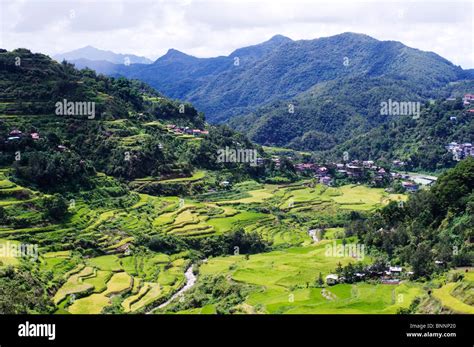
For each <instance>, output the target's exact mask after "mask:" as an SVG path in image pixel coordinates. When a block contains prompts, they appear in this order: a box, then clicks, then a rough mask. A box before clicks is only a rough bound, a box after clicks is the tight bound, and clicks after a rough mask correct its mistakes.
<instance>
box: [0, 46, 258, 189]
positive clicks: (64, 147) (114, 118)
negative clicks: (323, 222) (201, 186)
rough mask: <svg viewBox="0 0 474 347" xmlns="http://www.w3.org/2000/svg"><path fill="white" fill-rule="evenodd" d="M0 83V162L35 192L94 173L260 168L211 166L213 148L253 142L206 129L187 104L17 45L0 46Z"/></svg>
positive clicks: (132, 175) (252, 171)
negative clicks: (74, 107) (84, 108)
mask: <svg viewBox="0 0 474 347" xmlns="http://www.w3.org/2000/svg"><path fill="white" fill-rule="evenodd" d="M17 62H18V64H17ZM0 87H1V93H0V112H1V113H2V114H7V115H8V116H7V117H2V118H1V119H0V139H1V140H0V150H1V154H0V165H3V166H9V165H12V164H13V166H14V167H15V169H16V171H15V172H16V175H17V177H18V178H19V179H21V180H24V181H25V182H28V184H31V185H33V186H35V187H37V188H40V189H41V188H43V189H46V190H48V189H53V188H54V189H56V188H60V187H61V184H64V185H69V187H68V188H67V189H73V188H72V186H74V184H75V183H77V184H78V185H85V184H86V183H87V180H88V177H89V176H91V175H94V172H95V171H100V172H104V173H106V174H108V175H111V176H115V177H117V178H120V179H125V180H133V179H137V178H143V177H147V176H151V177H154V178H157V179H159V178H162V179H163V178H176V177H185V176H190V175H192V173H193V172H194V171H195V170H196V169H198V168H206V169H211V170H212V169H214V170H217V169H220V170H227V171H226V172H227V175H228V176H227V177H232V175H234V174H235V175H243V176H246V175H249V176H254V177H256V176H258V175H259V172H260V171H262V170H263V171H262V172H264V170H265V168H263V167H262V168H252V167H250V166H249V165H248V163H246V164H242V163H218V162H217V159H216V157H217V149H219V148H223V147H225V146H234V147H235V148H239V147H242V148H245V149H254V148H256V147H255V146H254V145H253V144H252V143H251V142H250V141H249V140H248V139H246V138H245V137H244V136H242V135H239V134H237V133H235V132H234V131H232V130H230V129H228V128H226V127H214V126H208V125H207V124H206V123H205V120H204V115H203V114H202V113H199V112H197V110H196V109H195V108H194V107H193V106H192V105H190V104H188V103H186V104H185V103H179V102H178V101H172V100H170V99H167V98H165V97H163V96H162V95H161V94H159V93H158V92H157V91H156V90H154V89H153V88H151V87H149V86H147V85H146V84H144V83H143V82H139V81H133V80H127V79H124V78H119V79H115V78H109V77H105V76H104V75H96V73H95V72H94V71H92V70H88V69H84V70H80V71H79V70H76V69H75V68H74V66H73V65H72V64H69V63H67V62H63V63H57V62H55V61H54V60H52V59H51V58H49V57H47V56H45V55H42V54H33V53H31V52H30V51H29V50H26V49H17V50H14V51H12V52H8V51H6V50H2V51H0ZM58 102H59V103H60V104H62V103H65V102H67V103H79V104H87V105H89V103H90V105H91V106H92V104H93V109H94V113H93V114H58V112H57V110H58V108H57V107H58V106H57V104H58ZM167 125H173V126H179V127H181V128H183V129H188V128H189V129H193V128H194V129H197V130H198V131H200V130H203V131H204V129H207V131H208V135H206V136H202V137H201V138H195V137H194V136H192V135H191V136H189V135H185V134H183V135H179V136H178V135H177V134H175V133H173V132H171V131H170V130H169V128H168V127H167ZM33 134H35V135H33ZM33 136H35V137H33ZM17 153H20V154H21V155H20V157H19V159H18V160H15V158H16V155H17Z"/></svg>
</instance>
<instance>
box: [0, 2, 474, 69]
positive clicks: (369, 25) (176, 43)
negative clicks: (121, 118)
mask: <svg viewBox="0 0 474 347" xmlns="http://www.w3.org/2000/svg"><path fill="white" fill-rule="evenodd" d="M0 2H1V7H2V11H1V16H2V18H1V35H0V46H1V47H2V48H7V49H14V48H17V47H26V48H29V49H31V50H33V51H36V52H44V53H47V54H56V53H60V52H65V51H69V50H72V49H76V48H79V47H83V46H86V45H92V46H95V47H98V48H101V49H107V50H112V51H115V52H117V53H132V54H138V55H144V56H147V57H150V58H153V59H155V58H157V57H158V56H160V55H162V54H164V53H165V52H166V51H167V50H168V49H169V48H175V49H179V50H181V51H184V52H186V53H188V54H193V55H196V56H201V57H211V56H217V55H227V54H229V53H231V52H232V51H233V50H235V49H237V48H240V47H243V46H247V45H252V44H257V43H260V42H262V41H264V40H267V39H269V38H270V37H272V36H273V35H275V34H282V35H286V36H289V37H290V38H292V39H294V40H297V39H313V38H317V37H324V36H329V35H334V34H339V33H341V32H346V31H352V32H358V33H364V34H367V35H370V36H373V37H375V38H377V39H380V40H396V41H401V42H403V43H405V44H407V45H409V46H411V47H415V48H419V49H422V50H427V51H434V52H435V53H438V54H439V55H441V56H443V57H445V58H447V59H449V60H451V61H452V62H453V63H455V64H458V65H461V66H462V67H464V68H473V67H474V52H473V51H474V49H473V40H472V35H473V18H474V10H473V3H472V2H463V1H458V2H453V1H429V2H428V1H409V0H406V1H397V2H393V1H383V2H382V1H364V2H361V1H350V0H348V1H334V0H332V1H331V0H324V1H321V0H318V1H314V0H312V1H310V0H283V1H275V0H260V1H250V0H227V1H217V0H203V1H199V0H198V1H196V0H195V1H192V0H175V1H167V0H161V1H156V0H154V1H151V0H137V1H133V0H105V1H92V0H74V1H70V2H65V1H59V0H56V1H43V0H36V1H33V0H30V1H26V0H0Z"/></svg>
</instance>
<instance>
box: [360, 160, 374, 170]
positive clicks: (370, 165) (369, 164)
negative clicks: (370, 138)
mask: <svg viewBox="0 0 474 347" xmlns="http://www.w3.org/2000/svg"><path fill="white" fill-rule="evenodd" d="M374 164H375V163H374V162H373V161H372V160H364V161H363V162H362V166H363V167H365V168H367V169H371V168H373V167H374Z"/></svg>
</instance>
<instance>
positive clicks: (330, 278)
mask: <svg viewBox="0 0 474 347" xmlns="http://www.w3.org/2000/svg"><path fill="white" fill-rule="evenodd" d="M326 283H327V285H329V286H333V285H335V284H337V283H339V276H338V275H335V274H329V275H327V276H326Z"/></svg>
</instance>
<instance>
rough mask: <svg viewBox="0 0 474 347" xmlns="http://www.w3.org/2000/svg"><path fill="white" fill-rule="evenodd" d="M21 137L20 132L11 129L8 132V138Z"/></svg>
mask: <svg viewBox="0 0 474 347" xmlns="http://www.w3.org/2000/svg"><path fill="white" fill-rule="evenodd" d="M21 135H22V132H21V131H20V130H18V129H13V130H12V131H10V136H18V137H19V136H21Z"/></svg>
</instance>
